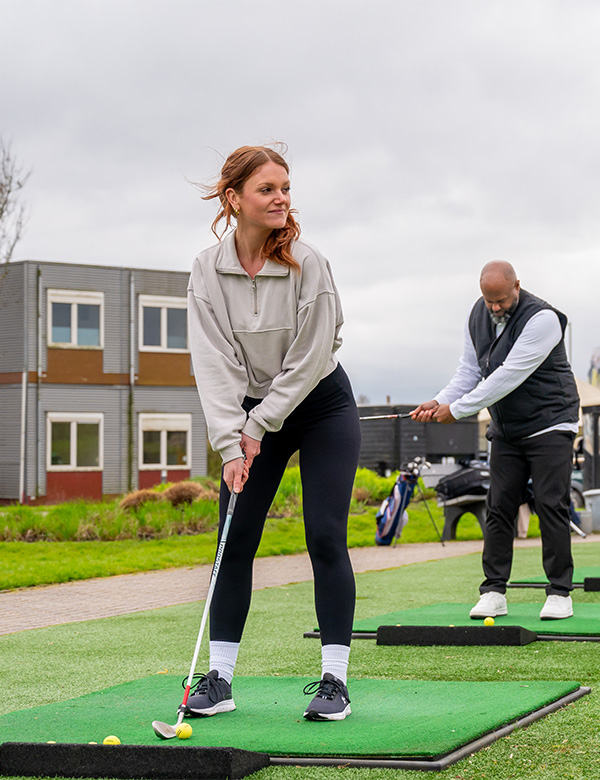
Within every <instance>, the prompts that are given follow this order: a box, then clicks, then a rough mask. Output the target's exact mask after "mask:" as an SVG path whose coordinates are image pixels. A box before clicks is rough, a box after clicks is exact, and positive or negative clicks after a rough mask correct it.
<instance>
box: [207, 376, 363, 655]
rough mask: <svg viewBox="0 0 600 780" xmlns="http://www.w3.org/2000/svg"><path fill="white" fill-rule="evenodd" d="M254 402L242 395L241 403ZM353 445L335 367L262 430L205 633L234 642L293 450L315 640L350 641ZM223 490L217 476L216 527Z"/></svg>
mask: <svg viewBox="0 0 600 780" xmlns="http://www.w3.org/2000/svg"><path fill="white" fill-rule="evenodd" d="M258 403H260V401H258V400H257V399H252V398H246V399H245V401H244V408H245V409H246V411H249V410H250V409H251V408H252V407H253V406H256V404H258ZM359 449H360V423H359V420H358V411H357V408H356V403H355V402H354V397H353V394H352V387H351V386H350V381H349V379H348V377H347V376H346V373H345V372H344V370H343V368H342V367H341V366H339V365H338V367H337V368H336V369H335V370H334V371H333V372H332V373H331V374H329V376H327V377H325V378H324V379H322V380H321V382H319V384H318V385H317V387H315V389H314V390H313V391H312V392H311V393H309V395H308V396H307V397H306V398H305V399H304V401H302V403H300V404H299V405H298V406H297V407H296V409H295V410H294V411H293V412H292V413H291V414H290V415H289V417H288V418H287V419H286V420H285V422H284V424H283V427H282V428H281V430H280V431H277V433H266V434H265V436H264V437H263V440H262V443H261V450H260V454H259V455H258V456H257V457H256V458H255V459H254V462H253V464H252V467H251V469H250V476H249V478H248V481H247V482H246V484H245V485H244V489H243V491H242V492H241V493H240V495H239V498H238V500H237V506H236V509H235V513H234V515H233V520H232V522H231V527H230V529H229V536H228V538H227V543H226V545H225V551H224V553H223V558H222V561H221V568H220V570H219V575H218V577H217V583H216V587H215V591H214V596H213V602H212V605H211V610H210V638H211V639H212V640H217V641H221V642H239V641H240V639H241V637H242V632H243V630H244V624H245V622H246V617H247V615H248V610H249V608H250V599H251V595H252V567H253V562H254V556H255V554H256V551H257V549H258V546H259V543H260V538H261V536H262V532H263V527H264V523H265V519H266V516H267V512H268V511H269V508H270V506H271V503H272V501H273V498H274V497H275V493H276V492H277V488H278V487H279V483H280V482H281V478H282V476H283V473H284V471H285V468H286V466H287V463H288V460H289V459H290V457H291V455H293V453H294V452H296V451H297V450H299V451H300V475H301V479H302V495H303V506H304V528H305V534H306V545H307V548H308V553H309V555H310V560H311V563H312V568H313V574H314V583H315V608H316V612H317V620H318V623H319V628H320V631H321V642H322V644H341V645H350V638H351V635H352V621H353V618H354V602H355V596H356V592H355V584H354V573H353V571H352V565H351V563H350V557H349V555H348V547H347V527H348V510H349V507H350V499H351V496H352V487H353V484H354V477H355V474H356V467H357V464H358V454H359ZM228 501H229V490H228V488H227V486H226V485H225V483H224V482H221V496H220V520H221V522H220V529H222V527H223V523H224V521H225V515H226V510H227V503H228Z"/></svg>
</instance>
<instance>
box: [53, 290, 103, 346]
mask: <svg viewBox="0 0 600 780" xmlns="http://www.w3.org/2000/svg"><path fill="white" fill-rule="evenodd" d="M103 309H104V293H101V292H86V291H82V290H48V345H49V346H52V347H56V346H60V347H96V348H102V346H103V343H104V328H103Z"/></svg>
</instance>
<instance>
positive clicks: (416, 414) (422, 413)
mask: <svg viewBox="0 0 600 780" xmlns="http://www.w3.org/2000/svg"><path fill="white" fill-rule="evenodd" d="M438 406H439V404H438V402H437V401H426V402H425V403H424V404H419V405H418V406H417V407H416V409H413V410H412V412H409V414H410V416H411V417H412V419H413V420H417V422H431V420H433V415H434V413H435V410H436V409H437V408H438Z"/></svg>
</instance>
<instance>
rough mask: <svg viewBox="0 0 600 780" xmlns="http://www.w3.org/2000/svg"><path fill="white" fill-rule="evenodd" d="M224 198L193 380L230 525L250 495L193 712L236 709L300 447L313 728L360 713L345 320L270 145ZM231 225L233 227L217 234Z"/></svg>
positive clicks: (199, 306)
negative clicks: (236, 678) (270, 551)
mask: <svg viewBox="0 0 600 780" xmlns="http://www.w3.org/2000/svg"><path fill="white" fill-rule="evenodd" d="M212 198H218V200H219V203H220V210H219V212H218V214H217V217H216V219H215V221H214V222H213V225H212V229H213V232H214V233H215V235H216V236H217V238H219V243H218V244H216V245H215V246H213V247H211V248H210V249H207V250H206V251H204V252H202V253H201V254H200V255H199V256H198V258H197V259H196V261H195V263H194V266H193V269H192V273H191V277H190V285H189V288H188V296H189V301H188V311H189V327H190V343H191V350H192V359H193V364H194V373H195V375H196V382H197V385H198V390H199V393H200V399H201V402H202V407H203V409H204V413H205V416H206V420H207V424H208V432H209V438H210V442H211V445H212V447H213V449H214V450H216V451H218V452H219V453H220V455H221V457H222V460H223V479H222V482H221V496H220V516H221V528H222V526H223V523H224V520H225V512H226V507H227V503H228V500H229V496H230V491H231V490H234V491H235V492H236V493H240V495H239V497H238V500H237V506H236V510H235V514H234V517H233V522H232V524H231V529H230V531H229V536H228V539H227V544H226V546H225V551H224V554H223V558H222V562H221V568H220V571H219V576H218V578H217V583H216V587H215V591H214V595H213V601H212V604H211V611H210V671H209V673H208V674H207V675H202V676H201V679H200V681H199V682H198V684H197V686H196V687H195V689H194V691H193V692H192V694H191V695H190V697H189V699H188V710H189V714H190V715H215V714H217V713H219V712H228V711H230V710H233V709H235V704H234V702H233V698H232V693H231V681H232V678H233V672H234V667H235V663H236V659H237V654H238V649H239V643H240V639H241V636H242V632H243V629H244V624H245V621H246V617H247V614H248V610H249V607H250V598H251V592H252V566H253V561H254V556H255V554H256V550H257V549H258V545H259V542H260V538H261V534H262V531H263V526H264V522H265V518H266V515H267V512H268V510H269V507H270V506H271V503H272V501H273V498H274V496H275V493H276V491H277V488H278V486H279V483H280V481H281V478H282V476H283V473H284V470H285V468H286V465H287V463H288V460H289V458H290V456H291V455H292V454H293V453H294V452H296V451H298V450H299V452H300V472H301V478H302V490H303V506H304V524H305V530H306V543H307V547H308V552H309V555H310V559H311V562H312V566H313V571H314V579H315V607H316V612H317V619H318V622H319V627H320V633H321V642H322V678H321V680H320V681H319V682H315V683H314V684H313V685H312V686H307V687H306V689H305V693H309V694H310V693H315V694H316V695H315V696H314V698H313V699H312V701H311V703H310V704H309V705H308V707H307V708H306V711H305V712H304V717H306V718H308V719H309V720H343V719H344V718H345V717H346V716H347V715H349V714H350V700H349V697H348V690H347V687H346V673H347V668H348V657H349V653H350V638H351V633H352V620H353V615H354V602H355V585H354V574H353V571H352V566H351V564H350V558H349V556H348V549H347V522H348V509H349V505H350V498H351V493H352V486H353V483H354V476H355V472H356V467H357V463H358V452H359V447H360V425H359V421H358V412H357V409H356V404H355V402H354V398H353V394H352V388H351V386H350V382H349V380H348V378H347V376H346V374H345V373H344V370H343V369H342V367H341V366H340V365H339V364H338V361H337V357H336V351H337V349H338V347H339V346H340V344H341V339H340V338H339V330H340V327H341V325H342V322H343V319H342V312H341V307H340V301H339V296H338V293H337V290H336V287H335V284H334V282H333V277H332V275H331V270H330V268H329V264H328V262H327V260H325V258H324V257H323V256H322V255H321V254H320V253H319V252H318V251H317V250H316V249H314V248H313V247H311V246H309V245H308V244H305V243H304V242H303V241H300V240H299V238H298V237H299V234H300V228H299V226H298V224H297V223H296V221H295V219H294V217H293V214H292V212H291V210H290V203H291V197H290V181H289V168H288V165H287V163H286V162H285V160H284V159H283V157H282V156H281V155H280V154H278V153H277V152H276V151H274V150H273V149H271V148H268V147H262V146H244V147H242V148H240V149H237V150H236V151H235V152H233V153H232V154H231V155H230V156H229V157H228V158H227V160H226V162H225V164H224V166H223V169H222V171H221V178H220V180H219V182H218V183H217V184H216V185H215V187H214V188H212V189H210V190H209V191H208V194H207V195H206V197H205V200H209V199H212ZM221 219H224V220H225V228H224V230H223V232H222V233H221V236H222V235H223V233H224V232H225V231H226V230H227V228H229V227H230V226H232V222H233V221H235V230H233V231H232V232H230V233H228V234H227V235H226V236H225V238H224V240H223V241H221V240H220V235H219V233H218V232H217V225H218V223H219V222H220V220H221Z"/></svg>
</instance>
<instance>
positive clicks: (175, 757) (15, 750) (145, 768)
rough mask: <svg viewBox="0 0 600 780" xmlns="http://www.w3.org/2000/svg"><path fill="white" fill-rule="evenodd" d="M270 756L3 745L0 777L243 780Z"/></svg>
mask: <svg viewBox="0 0 600 780" xmlns="http://www.w3.org/2000/svg"><path fill="white" fill-rule="evenodd" d="M269 763H270V758H269V755H268V753H256V752H254V751H251V750H240V749H238V748H230V747H195V746H189V747H175V746H159V745H79V744H71V743H56V744H47V743H38V742H4V743H3V744H2V745H0V775H4V776H6V775H8V776H26V777H113V778H122V779H123V780H141V779H142V778H149V780H181V778H185V777H189V778H192V777H193V778H194V779H195V780H196V779H197V780H226V778H229V779H230V780H239V779H240V778H242V777H246V775H249V774H252V773H253V772H257V771H258V770H259V769H264V768H265V767H267V766H269Z"/></svg>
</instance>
